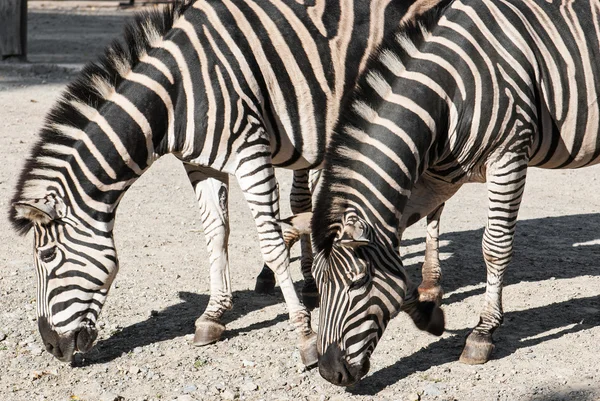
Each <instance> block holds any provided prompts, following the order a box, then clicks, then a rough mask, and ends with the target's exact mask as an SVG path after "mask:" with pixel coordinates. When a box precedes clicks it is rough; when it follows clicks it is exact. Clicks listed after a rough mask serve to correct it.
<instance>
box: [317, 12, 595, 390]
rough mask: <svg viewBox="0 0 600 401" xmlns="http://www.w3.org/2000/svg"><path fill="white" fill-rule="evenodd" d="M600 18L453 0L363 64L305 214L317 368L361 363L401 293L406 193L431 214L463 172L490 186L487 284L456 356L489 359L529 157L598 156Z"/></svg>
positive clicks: (355, 368)
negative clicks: (322, 357)
mask: <svg viewBox="0 0 600 401" xmlns="http://www.w3.org/2000/svg"><path fill="white" fill-rule="evenodd" d="M599 20H600V4H599V3H598V2H597V1H578V2H573V1H568V0H564V1H563V0H561V1H552V2H548V1H542V0H493V1H492V0H455V1H454V2H452V3H451V4H450V5H449V6H448V7H447V8H446V9H445V10H444V11H443V13H441V14H440V15H435V16H434V15H431V16H430V17H429V18H424V19H422V21H421V22H420V23H419V24H417V25H416V26H415V27H414V29H412V30H408V31H406V32H404V33H400V34H398V35H396V36H395V38H394V40H392V41H391V43H390V44H389V46H386V47H384V48H383V49H382V51H381V52H380V53H379V55H378V56H377V57H376V58H375V60H374V61H373V63H372V64H370V65H369V66H368V67H367V69H368V72H367V73H366V75H365V77H364V79H363V80H362V81H361V84H360V86H361V91H360V92H359V93H358V94H357V97H356V99H355V100H354V101H353V103H352V106H351V109H352V111H351V113H350V114H349V115H348V116H346V117H345V118H342V119H341V123H340V126H339V129H338V130H336V134H334V136H333V137H332V141H331V144H330V147H329V151H328V154H327V156H326V164H325V170H324V172H323V183H322V187H321V191H320V194H319V196H318V199H317V203H316V206H315V214H314V216H313V222H312V228H313V235H314V241H315V246H316V250H317V252H318V255H317V256H316V258H315V261H316V263H317V264H318V266H316V267H315V272H316V274H317V275H319V276H320V277H323V276H324V275H325V276H327V277H328V279H319V280H317V283H318V285H319V291H320V292H321V308H322V309H323V310H327V311H328V312H327V313H324V314H322V315H321V318H320V324H319V336H320V337H319V339H318V344H319V346H320V347H321V348H322V349H332V350H333V349H336V350H335V352H334V351H331V358H329V359H327V360H326V361H324V362H327V365H326V366H323V370H324V371H325V373H326V377H327V378H328V379H329V380H330V381H332V382H335V383H337V384H348V383H351V382H353V381H355V380H357V379H359V378H360V376H361V375H362V374H364V372H365V371H366V369H368V359H369V356H370V353H371V352H372V350H373V348H374V347H375V345H376V343H377V340H378V339H379V337H380V334H381V332H383V330H384V329H385V326H386V324H387V322H388V321H389V318H391V317H392V316H393V315H394V314H395V313H396V312H397V311H398V305H400V304H401V303H402V302H403V300H404V298H405V294H406V287H407V286H409V284H408V283H406V280H405V277H404V274H403V272H402V266H401V261H400V259H399V258H398V257H397V255H396V249H397V247H398V245H399V235H400V234H401V233H402V230H403V229H404V227H405V226H406V222H407V221H409V220H411V215H412V214H413V213H415V208H414V207H410V206H407V203H409V202H408V198H409V196H410V203H412V202H414V201H415V197H416V198H417V202H420V203H421V205H422V208H421V209H423V210H424V211H425V213H429V212H430V211H433V210H435V208H436V207H437V206H439V205H441V204H443V202H444V201H445V200H446V199H447V198H449V197H450V196H452V195H453V194H454V193H455V192H456V190H457V189H458V188H459V187H460V186H461V185H462V184H464V183H466V182H482V181H487V186H488V199H489V203H488V210H489V212H488V223H487V226H486V228H485V232H484V236H483V242H482V248H483V254H484V259H485V262H486V266H487V289H486V294H485V303H484V305H483V311H482V313H481V317H480V322H479V324H478V325H477V327H475V329H474V330H473V332H472V333H471V334H470V336H469V338H468V339H467V343H466V347H465V350H464V351H463V354H462V356H461V360H462V361H463V362H466V363H483V362H485V361H487V360H488V359H489V357H490V353H491V351H492V348H493V345H492V333H493V331H494V330H495V329H496V328H497V327H498V326H499V324H500V323H501V321H502V314H503V313H502V305H501V294H502V293H501V289H502V279H503V276H504V273H505V270H506V267H507V265H508V263H509V262H510V259H511V257H512V250H513V238H514V232H515V226H516V221H517V214H518V210H519V206H520V203H521V198H522V195H523V190H524V187H525V177H526V172H527V167H528V166H535V167H543V168H578V167H585V166H589V165H592V164H595V163H598V162H599V161H600V142H599V141H598V138H599V136H600V128H599V127H600V119H599V115H600V105H599V104H598V101H597V99H598V94H599V93H600V64H599V63H598V60H600V44H599V37H600V24H599V23H598V21H599ZM417 213H419V212H417ZM423 215H424V214H423V213H420V216H423ZM417 217H418V216H417ZM438 217H439V216H438ZM357 224H359V225H360V226H361V229H360V230H358V232H359V235H358V236H357V235H356V233H357V230H356V229H355V228H354V227H356V225H357ZM432 229H433V231H434V235H433V236H432V239H434V237H435V231H436V230H437V228H436V227H435V226H432ZM348 232H351V233H353V235H352V236H350V237H351V239H352V241H351V242H350V245H349V246H348V245H345V244H344V235H345V234H347V233H348ZM363 232H367V233H369V235H368V236H366V237H364V236H362V234H361V233H363ZM357 239H360V241H359V242H357V241H356V240H357ZM432 249H433V250H435V248H432ZM381 255H385V257H382V256H381ZM357 265H361V266H362V267H361V275H362V274H365V275H366V276H367V277H369V278H368V279H365V280H362V279H361V278H359V277H360V275H357V274H356V273H355V272H356V266H357ZM392 271H393V272H395V273H394V276H393V277H394V278H393V279H390V278H383V277H380V275H381V274H382V273H381V272H386V273H387V272H392ZM433 280H434V281H435V280H437V279H436V278H435V277H434V278H433ZM409 295H411V296H412V295H413V293H412V292H411V293H410V294H409ZM411 303H412V300H411ZM359 305H360V306H359ZM413 306H414V304H413V305H411V306H409V307H407V309H409V310H410V309H411V308H412V307H413ZM413 312H414V310H413ZM409 313H410V311H409ZM413 317H414V315H413ZM375 333H376V334H375ZM336 358H337V359H336ZM332 361H333V362H332ZM320 365H321V362H320ZM365 366H366V369H365Z"/></svg>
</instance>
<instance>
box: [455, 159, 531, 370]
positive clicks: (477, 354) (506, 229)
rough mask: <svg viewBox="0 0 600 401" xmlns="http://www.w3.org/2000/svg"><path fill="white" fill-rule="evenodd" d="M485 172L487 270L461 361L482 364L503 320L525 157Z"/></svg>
mask: <svg viewBox="0 0 600 401" xmlns="http://www.w3.org/2000/svg"><path fill="white" fill-rule="evenodd" d="M510 156H511V157H504V158H502V159H500V160H499V161H498V162H496V163H494V165H493V166H492V168H491V169H489V170H488V174H487V177H488V222H487V226H486V227H485V231H484V233H483V240H482V250H483V257H484V259H485V264H486V267H487V285H486V291H485V301H484V306H483V310H482V312H481V315H480V317H479V323H478V324H477V326H476V327H475V328H474V329H473V331H472V332H471V334H469V336H468V337H467V340H466V343H465V348H464V350H463V352H462V354H461V356H460V361H461V362H463V363H467V364H481V363H485V362H487V361H488V360H489V359H490V356H491V354H492V351H493V349H494V345H493V342H492V334H493V332H494V331H495V330H496V329H497V328H498V327H499V326H500V324H501V323H502V319H503V310H502V280H503V278H504V272H505V271H506V267H507V266H508V264H509V263H510V260H511V259H512V253H513V240H514V234H515V228H516V223H517V214H518V212H519V206H520V204H521V198H522V195H523V189H524V188H525V177H526V173H527V161H528V160H527V158H526V157H525V156H520V155H515V154H514V153H511V154H510Z"/></svg>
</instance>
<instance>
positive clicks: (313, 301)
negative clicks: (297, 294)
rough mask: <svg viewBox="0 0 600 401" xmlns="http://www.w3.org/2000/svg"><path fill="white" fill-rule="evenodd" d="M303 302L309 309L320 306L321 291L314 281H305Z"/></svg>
mask: <svg viewBox="0 0 600 401" xmlns="http://www.w3.org/2000/svg"><path fill="white" fill-rule="evenodd" d="M302 303H303V304H304V306H306V309H308V310H309V311H312V310H313V309H315V308H318V307H319V291H318V290H317V285H316V284H315V282H314V281H312V282H306V281H305V283H304V286H303V287H302Z"/></svg>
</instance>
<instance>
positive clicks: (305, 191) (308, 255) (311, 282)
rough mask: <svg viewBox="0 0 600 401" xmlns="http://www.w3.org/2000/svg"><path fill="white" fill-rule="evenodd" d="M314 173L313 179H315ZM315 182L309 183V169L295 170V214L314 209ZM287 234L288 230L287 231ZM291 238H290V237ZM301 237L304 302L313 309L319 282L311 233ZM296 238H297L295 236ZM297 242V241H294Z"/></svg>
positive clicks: (293, 192)
mask: <svg viewBox="0 0 600 401" xmlns="http://www.w3.org/2000/svg"><path fill="white" fill-rule="evenodd" d="M313 177H314V174H312V175H311V179H314V178H313ZM314 185H315V183H314V182H312V181H311V182H310V185H309V170H296V171H294V180H293V182H292V191H291V194H290V208H291V209H292V213H294V214H295V215H297V214H299V213H305V212H311V211H312V196H311V188H314ZM286 234H287V232H286ZM288 238H289V239H288ZM292 238H293V237H291V236H290V235H289V234H288V235H286V242H288V249H289V248H290V247H291V244H290V243H289V242H290V241H291V240H292ZM299 238H300V269H301V271H302V277H303V278H304V285H303V286H302V302H303V303H304V305H305V306H306V307H307V308H308V310H313V309H315V308H316V307H318V306H319V291H318V290H317V283H316V282H315V279H314V277H313V275H312V264H313V252H312V245H311V242H310V234H301V235H299ZM293 239H294V240H297V239H295V238H293ZM294 242H295V241H294Z"/></svg>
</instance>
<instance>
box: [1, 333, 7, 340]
mask: <svg viewBox="0 0 600 401" xmlns="http://www.w3.org/2000/svg"><path fill="white" fill-rule="evenodd" d="M4 340H6V333H4V332H3V331H0V341H4Z"/></svg>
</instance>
